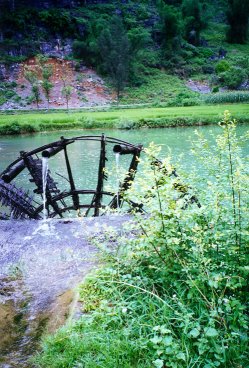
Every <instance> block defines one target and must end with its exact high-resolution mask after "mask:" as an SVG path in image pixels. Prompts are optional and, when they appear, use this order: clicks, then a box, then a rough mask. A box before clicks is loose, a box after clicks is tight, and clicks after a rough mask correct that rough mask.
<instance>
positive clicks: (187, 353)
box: [36, 112, 249, 368]
mask: <svg viewBox="0 0 249 368" xmlns="http://www.w3.org/2000/svg"><path fill="white" fill-rule="evenodd" d="M220 127H221V134H219V135H218V136H217V137H216V138H214V141H215V142H216V144H215V145H212V146H210V145H209V143H208V142H207V141H206V140H205V139H204V138H203V137H202V136H201V135H198V137H197V140H196V141H195V142H194V146H193V153H194V154H195V155H196V157H197V159H198V160H199V163H200V165H201V166H202V168H203V169H205V170H202V171H201V174H200V175H197V174H196V171H195V170H194V168H193V167H192V168H191V172H190V173H184V172H183V170H182V169H181V168H180V167H177V173H178V175H179V174H180V176H176V175H175V170H176V164H173V163H172V161H171V158H170V157H167V158H165V159H164V160H163V161H162V162H161V163H160V164H156V163H155V156H158V154H159V149H158V148H156V147H153V145H151V147H150V148H149V149H147V150H146V153H147V156H146V158H145V159H142V160H140V170H141V168H142V175H140V176H139V177H137V178H136V181H135V182H134V184H133V186H132V188H131V189H130V191H129V193H128V194H127V196H126V198H125V199H126V200H127V201H128V202H129V201H130V200H133V201H135V202H136V203H143V206H144V209H145V210H147V211H148V214H149V215H148V216H144V215H139V214H135V221H133V222H132V223H129V224H128V225H127V234H125V233H124V232H123V233H122V236H121V235H120V234H116V235H115V234H113V233H112V234H110V239H111V244H112V245H111V249H109V247H108V239H106V238H105V237H103V236H100V239H99V244H100V246H101V249H103V248H104V249H105V253H104V256H105V261H106V264H105V266H104V267H103V269H101V270H99V271H97V272H96V273H95V275H92V276H91V277H90V278H88V279H87V280H86V281H85V282H84V283H83V286H82V288H81V291H80V296H81V300H82V302H83V312H85V313H84V314H83V316H82V317H81V319H80V320H79V321H78V322H76V323H75V324H74V325H73V326H69V327H65V328H63V329H61V330H59V331H58V332H57V333H56V334H55V335H54V336H53V337H49V338H47V339H45V340H44V343H43V351H42V353H41V354H39V355H38V356H37V357H36V363H37V364H38V365H39V367H51V368H59V367H68V368H70V367H71V368H73V367H84V368H94V367H105V368H113V367H124V368H133V367H137V368H145V367H146V368H147V367H160V368H163V367H172V368H191V367H194V366H199V367H203V368H204V367H205V368H215V367H220V368H226V367H229V368H230V367H234V368H235V367H244V366H246V365H247V362H248V336H247V331H248V316H247V314H246V302H247V299H248V298H247V297H248V289H247V286H248V284H247V283H248V259H247V258H248V254H247V252H246V248H247V246H248V241H249V235H248V220H249V217H248V216H249V211H248V200H247V198H248V194H249V193H248V191H249V183H248V175H247V172H248V162H247V161H246V160H245V158H244V157H243V155H242V153H241V144H243V143H244V144H246V137H243V138H242V139H241V140H240V141H239V140H238V138H237V137H236V122H235V121H233V120H231V118H230V115H229V113H228V112H225V115H224V118H223V120H222V121H221V123H220ZM247 139H248V135H247ZM152 162H154V164H152ZM178 166H179V164H178ZM197 189H198V190H197ZM197 196H198V198H197ZM200 204H201V205H200ZM131 234H133V236H132V237H131ZM113 239H115V241H116V242H117V244H116V245H117V246H116V247H115V249H114V247H113ZM95 242H96V239H95Z"/></svg>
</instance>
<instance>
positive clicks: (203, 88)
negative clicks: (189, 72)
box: [187, 79, 211, 94]
mask: <svg viewBox="0 0 249 368" xmlns="http://www.w3.org/2000/svg"><path fill="white" fill-rule="evenodd" d="M187 86H188V87H189V88H190V89H191V90H192V91H194V92H200V93H203V94H205V93H210V92H211V88H210V87H209V85H208V83H207V82H199V81H193V80H192V79H189V80H188V82H187Z"/></svg>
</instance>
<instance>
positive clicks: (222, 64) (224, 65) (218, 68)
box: [215, 60, 230, 74]
mask: <svg viewBox="0 0 249 368" xmlns="http://www.w3.org/2000/svg"><path fill="white" fill-rule="evenodd" d="M229 69H230V64H229V63H228V61H226V60H221V61H219V62H218V63H217V64H216V65H215V72H216V73H217V74H220V73H223V72H226V71H227V70H229Z"/></svg>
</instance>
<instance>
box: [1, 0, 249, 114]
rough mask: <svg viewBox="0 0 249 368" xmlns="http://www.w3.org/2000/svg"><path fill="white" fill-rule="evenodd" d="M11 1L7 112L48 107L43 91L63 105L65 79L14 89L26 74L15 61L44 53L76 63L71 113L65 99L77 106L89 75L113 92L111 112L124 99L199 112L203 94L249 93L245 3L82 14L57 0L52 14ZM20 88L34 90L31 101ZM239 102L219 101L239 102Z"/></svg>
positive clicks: (6, 32) (114, 6) (141, 5)
mask: <svg viewBox="0 0 249 368" xmlns="http://www.w3.org/2000/svg"><path fill="white" fill-rule="evenodd" d="M5 3H6V7H5V8H4V9H5V10H3V11H2V12H1V14H0V48H1V54H0V55H1V56H0V62H1V63H2V64H1V68H0V79H1V76H2V82H1V85H0V104H2V105H3V104H4V103H6V101H13V106H12V107H13V108H14V107H15V106H16V107H19V108H20V107H21V108H29V107H31V108H35V107H36V100H37V102H39V103H41V104H42V103H45V102H44V101H46V99H47V98H46V97H44V94H45V95H46V92H44V91H45V90H44V88H43V87H44V86H45V87H46V86H47V87H49V86H50V87H49V88H50V90H51V91H50V90H49V89H48V91H49V94H50V95H49V96H48V99H49V100H51V102H52V101H53V100H56V104H57V105H58V100H59V97H55V95H56V93H55V92H54V91H55V89H56V87H57V86H56V85H58V84H60V83H62V82H61V78H60V77H58V76H57V77H56V73H54V75H53V76H52V77H51V78H50V79H49V77H48V80H47V82H46V83H45V84H44V81H41V80H40V79H39V78H38V77H37V75H39V73H38V72H37V71H35V72H34V78H36V79H37V80H36V81H35V79H34V78H33V79H32V81H33V82H32V83H31V82H30V78H29V80H27V79H28V78H26V81H23V82H22V84H21V85H19V86H16V85H15V83H17V81H16V75H17V74H18V67H16V64H13V63H18V62H24V61H25V60H27V59H29V58H30V57H33V56H35V55H38V54H44V55H46V56H47V57H54V58H57V59H60V60H63V61H66V60H68V61H70V62H71V70H70V73H71V74H72V73H75V76H74V78H65V76H64V84H66V87H68V89H67V90H65V89H64V92H63V91H62V89H63V88H62V87H61V88H60V92H61V96H60V99H61V101H60V102H61V103H62V104H61V106H62V107H66V98H65V93H66V91H67V93H68V95H69V101H67V102H69V105H70V103H71V102H72V101H70V100H71V96H70V88H72V93H74V94H75V95H76V94H77V88H76V87H77V84H79V79H80V78H83V79H84V77H85V72H84V71H85V68H86V67H87V68H90V69H94V70H95V71H96V72H97V73H98V74H99V75H101V76H102V77H104V78H105V80H106V83H107V87H108V86H109V95H110V96H112V97H111V99H109V100H108V99H107V102H104V104H105V103H107V104H109V103H111V102H115V100H116V98H117V99H119V100H120V102H121V103H122V104H126V103H129V104H134V103H140V102H146V103H153V104H167V106H184V105H185V106H191V105H198V104H202V103H203V99H202V98H200V94H204V93H205V94H212V92H213V93H217V92H220V93H223V91H224V89H225V90H247V88H248V76H249V58H248V51H249V44H248V39H247V34H248V12H249V9H248V8H249V5H248V2H247V1H246V0H243V1H237V0H217V1H211V0H176V1H171V0H164V1H163V0H158V1H150V0H144V1H139V2H135V1H131V0H127V1H122V2H120V1H114V0H113V1H95V2H91V1H79V2H77V4H78V5H77V6H72V2H68V1H66V2H62V3H61V2H60V3H58V2H57V3H56V2H53V1H48V2H47V7H45V6H44V5H42V2H38V1H37V2H36V1H34V2H32V1H22V2H20V4H19V5H18V4H17V2H10V1H8V0H6V1H5ZM60 4H62V5H60ZM63 4H64V6H63ZM70 4H71V5H70ZM8 6H9V8H8ZM237 19H239V22H238V21H237ZM13 65H15V67H13ZM22 67H23V66H22ZM15 68H17V71H16V73H17V74H16V73H15V72H14V71H15V70H16V69H15ZM13 70H14V71H13ZM70 73H69V74H70ZM76 76H77V78H78V80H77V78H76ZM56 78H57V79H56ZM58 78H59V80H58ZM42 83H43V84H42ZM49 83H50V84H49ZM31 84H32V86H31ZM21 86H24V87H23V88H26V91H27V92H28V93H26V96H25V99H26V100H25V99H23V95H22V92H21V91H20V88H21ZM18 87H19V89H18ZM64 87H65V86H64ZM69 87H70V88H69ZM57 89H58V88H57ZM112 89H113V91H114V94H113V93H112ZM37 91H38V93H39V95H38V97H37V98H36V96H37ZM81 95H82V96H81V101H78V107H79V106H81V105H82V106H85V105H88V106H89V100H88V96H87V93H85V94H84V90H83V91H81ZM56 96H57V95H56ZM231 96H232V95H231V94H230V95H229V100H227V101H226V100H223V101H221V100H220V101H221V102H238V100H237V97H234V98H233V97H231ZM236 96H237V95H236ZM20 100H21V101H20ZM82 101H83V102H82ZM241 101H248V97H247V96H246V97H244V98H243V100H241ZM20 102H22V103H21V104H20ZM101 102H102V101H101ZM101 102H100V103H98V101H97V104H101ZM84 103H85V105H84ZM15 104H16V105H15ZM56 104H55V105H56ZM37 105H38V103H37ZM55 105H54V106H53V107H56V106H55ZM3 106H4V108H6V106H5V105H3ZM72 107H76V106H75V104H74V103H73V102H72ZM9 109H11V106H9Z"/></svg>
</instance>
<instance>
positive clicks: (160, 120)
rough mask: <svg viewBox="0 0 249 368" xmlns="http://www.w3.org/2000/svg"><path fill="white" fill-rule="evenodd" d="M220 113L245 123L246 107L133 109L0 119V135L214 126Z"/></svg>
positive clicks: (248, 114)
mask: <svg viewBox="0 0 249 368" xmlns="http://www.w3.org/2000/svg"><path fill="white" fill-rule="evenodd" d="M224 110H229V111H230V112H231V114H232V115H236V118H237V120H238V121H239V122H248V121H249V104H231V105H229V104H224V105H214V106H207V105H205V106H188V107H168V108H143V109H141V108H137V109H120V110H113V111H112V110H110V111H95V112H76V113H70V114H67V113H66V112H49V113H38V112H37V113H17V114H13V115H7V114H2V115H0V135H6V134H21V133H33V132H39V131H47V130H64V129H74V128H82V129H84V128H85V129H91V128H92V129H95V128H119V129H130V128H139V127H146V126H147V127H153V128H157V127H167V126H179V125H181V126H184V125H198V124H210V123H215V122H216V121H217V120H219V118H220V117H221V116H222V114H223V112H224Z"/></svg>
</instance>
